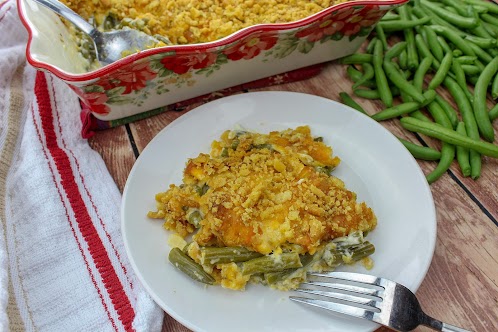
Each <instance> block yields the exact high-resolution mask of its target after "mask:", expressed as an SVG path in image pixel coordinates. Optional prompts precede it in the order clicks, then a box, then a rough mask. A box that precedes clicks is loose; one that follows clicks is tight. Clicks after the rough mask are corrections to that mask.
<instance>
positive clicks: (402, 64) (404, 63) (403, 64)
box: [398, 50, 408, 69]
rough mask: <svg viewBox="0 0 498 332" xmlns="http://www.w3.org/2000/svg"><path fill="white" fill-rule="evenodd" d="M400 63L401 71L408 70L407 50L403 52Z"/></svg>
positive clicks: (399, 59) (400, 55) (399, 58)
mask: <svg viewBox="0 0 498 332" xmlns="http://www.w3.org/2000/svg"><path fill="white" fill-rule="evenodd" d="M398 61H399V66H400V68H401V69H407V68H408V53H407V51H406V50H403V52H401V53H400V54H399V57H398Z"/></svg>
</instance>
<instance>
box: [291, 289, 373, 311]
mask: <svg viewBox="0 0 498 332" xmlns="http://www.w3.org/2000/svg"><path fill="white" fill-rule="evenodd" d="M296 292H300V293H305V294H311V295H316V296H324V297H327V298H332V299H336V300H342V301H347V302H352V303H354V304H361V305H364V306H369V307H373V308H372V309H377V311H379V310H378V308H377V307H376V304H377V301H375V300H371V299H367V298H364V297H358V296H353V295H348V294H344V293H339V292H326V291H321V290H314V289H302V288H298V289H296Z"/></svg>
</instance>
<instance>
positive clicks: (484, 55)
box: [468, 43, 493, 63]
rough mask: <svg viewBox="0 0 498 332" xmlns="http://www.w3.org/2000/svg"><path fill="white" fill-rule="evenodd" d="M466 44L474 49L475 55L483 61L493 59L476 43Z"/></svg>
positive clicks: (486, 61)
mask: <svg viewBox="0 0 498 332" xmlns="http://www.w3.org/2000/svg"><path fill="white" fill-rule="evenodd" d="M468 46H469V47H470V48H471V49H472V50H473V51H474V53H475V54H476V55H477V57H478V58H479V59H481V60H482V61H484V62H485V63H489V62H490V61H491V60H493V57H492V56H491V55H490V54H489V53H488V52H486V51H485V50H483V49H482V48H481V47H479V46H478V45H476V44H474V43H468Z"/></svg>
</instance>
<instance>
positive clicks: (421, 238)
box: [121, 92, 436, 332]
mask: <svg viewBox="0 0 498 332" xmlns="http://www.w3.org/2000/svg"><path fill="white" fill-rule="evenodd" d="M236 125H241V126H242V127H244V128H246V129H249V130H253V131H258V132H262V133H267V132H269V131H271V130H282V129H287V128H293V127H296V126H299V125H309V126H310V127H311V130H312V134H313V135H316V136H323V137H324V142H325V143H326V144H328V145H331V146H332V147H333V149H334V153H335V154H336V155H337V156H339V157H340V158H341V160H342V162H341V164H340V165H339V167H338V168H337V169H336V170H335V171H334V173H335V175H336V176H338V177H339V178H341V179H343V180H344V181H345V183H346V186H347V187H348V188H349V189H350V190H353V191H354V192H356V193H357V194H358V200H360V201H365V202H366V203H367V204H368V205H369V206H371V207H372V208H373V210H374V212H375V213H376V215H377V218H378V226H377V228H376V229H375V230H374V231H373V232H371V233H370V234H369V235H368V239H369V240H370V241H371V242H373V243H374V245H375V246H376V252H375V254H374V255H373V259H374V261H375V265H374V268H373V269H372V270H370V271H368V273H370V274H374V275H379V276H384V277H387V278H390V279H393V280H396V281H398V282H401V283H402V284H404V285H405V286H407V287H408V288H410V289H411V290H413V291H415V290H417V288H418V287H419V285H420V283H421V282H422V280H423V278H424V277H425V274H426V273H427V269H428V268H429V265H430V262H431V259H432V255H433V253H434V246H435V241H436V215H435V207H434V202H433V200H432V195H431V191H430V189H429V186H428V184H427V181H426V180H425V177H424V175H423V173H422V171H421V170H420V168H419V166H418V164H417V162H416V161H415V159H414V158H413V157H412V156H411V155H410V154H409V152H408V151H407V150H406V149H405V148H404V147H403V145H402V144H401V143H400V142H399V141H398V140H397V139H396V138H395V137H394V136H393V135H392V134H391V133H390V132H389V131H387V130H385V129H384V128H383V127H382V126H381V125H380V124H378V123H376V122H375V121H373V120H372V119H370V118H369V117H367V116H364V115H363V114H361V113H359V112H357V111H355V110H353V109H351V108H349V107H346V106H344V105H342V104H340V103H337V102H334V101H331V100H328V99H325V98H321V97H316V96H312V95H306V94H300V93H293V92H255V93H246V94H241V95H236V96H231V97H226V98H222V99H218V100H216V101H213V102H210V103H207V104H204V105H202V106H200V107H198V108H196V109H194V110H192V111H190V112H188V113H186V114H185V115H183V116H181V117H180V118H178V119H177V120H175V121H174V122H173V123H171V124H170V125H168V126H167V127H166V128H164V129H163V130H162V131H161V132H160V133H159V134H158V135H157V136H156V137H155V138H154V139H153V140H152V141H151V142H150V143H149V145H148V146H147V147H146V149H145V150H144V151H143V152H142V154H141V155H140V157H139V158H138V160H137V162H136V163H135V165H134V167H133V169H132V171H131V173H130V176H129V178H128V181H127V183H126V186H125V189H124V193H123V201H122V206H121V217H122V228H123V236H124V241H125V246H126V250H127V253H128V256H129V258H130V261H131V264H132V266H133V268H134V270H135V272H136V273H137V275H138V277H139V278H140V280H141V281H142V283H143V285H144V286H145V288H146V289H147V290H148V292H149V293H150V295H151V296H152V298H153V299H154V300H155V301H156V302H157V303H158V304H159V305H160V306H161V307H162V308H163V309H164V310H165V311H166V312H167V313H168V314H170V315H171V316H173V317H174V318H175V319H176V320H178V321H179V322H180V323H182V324H183V325H185V326H187V327H188V328H190V329H193V330H195V331H213V332H225V331H226V332H234V331H237V332H242V331H251V332H253V331H260V332H261V331H272V332H277V331H286V332H287V331H300V332H305V331H310V332H311V331H313V332H318V331H338V332H339V331H341V332H342V331H373V330H374V329H375V328H376V327H377V325H376V324H374V323H371V322H367V321H362V320H359V319H353V318H349V317H345V316H341V315H339V314H332V313H329V312H326V311H325V310H318V309H311V308H310V307H308V306H304V305H301V304H298V303H294V302H292V301H290V300H289V299H288V296H289V295H291V294H293V293H292V292H281V291H275V290H271V289H269V288H266V287H263V286H259V285H249V286H248V287H247V289H246V291H245V292H238V291H231V290H226V289H223V288H221V287H218V286H216V287H213V286H209V287H207V286H205V285H203V284H201V283H197V282H195V281H192V280H191V279H190V278H188V277H187V276H185V275H184V274H183V273H182V272H180V271H178V270H176V269H175V268H174V267H173V266H172V265H171V264H170V263H168V258H167V257H168V252H169V250H170V248H169V247H168V245H167V238H168V235H169V234H168V232H166V231H165V230H164V229H163V228H162V223H161V221H158V220H150V219H148V218H147V217H146V213H147V211H149V210H154V209H155V201H154V195H155V194H156V193H158V192H161V191H165V190H166V189H167V188H168V185H169V184H171V183H175V184H180V183H181V179H182V171H183V168H184V166H185V162H186V160H187V158H191V157H196V156H197V155H198V154H199V153H200V152H208V151H209V147H210V143H211V142H212V141H213V140H214V139H217V138H218V137H219V136H220V135H221V133H222V132H223V131H225V130H227V129H233V128H234V126H236ZM341 269H342V270H348V271H358V272H367V271H366V270H365V269H363V268H362V266H361V265H358V266H354V267H345V268H341Z"/></svg>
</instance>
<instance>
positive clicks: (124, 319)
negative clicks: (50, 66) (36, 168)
mask: <svg viewBox="0 0 498 332" xmlns="http://www.w3.org/2000/svg"><path fill="white" fill-rule="evenodd" d="M35 95H36V97H37V100H38V111H39V114H40V119H41V125H42V129H43V133H44V135H45V141H46V145H47V148H48V150H49V152H50V154H51V156H52V158H53V159H54V162H55V165H56V167H57V171H58V173H59V175H60V178H61V185H62V188H63V189H64V191H65V194H66V196H67V198H68V200H69V203H70V205H71V209H72V210H73V212H74V214H75V218H76V222H77V224H78V228H79V230H80V232H81V234H82V236H83V238H84V239H85V241H86V243H87V245H88V251H89V252H90V255H91V256H92V258H93V262H94V263H95V266H96V267H97V270H98V271H99V273H100V276H101V278H102V281H103V283H104V286H105V288H106V291H107V293H108V294H109V297H110V298H111V302H112V304H113V306H114V309H115V310H116V312H117V314H118V317H119V320H120V321H121V323H122V324H123V326H124V328H125V329H126V330H127V331H131V330H133V328H132V322H133V319H134V318H135V311H134V310H133V307H132V306H131V303H130V300H129V299H128V297H127V295H126V293H125V291H124V289H123V285H122V284H121V282H120V280H119V278H118V276H117V274H116V271H115V270H114V268H113V266H112V264H111V260H110V259H109V256H108V255H107V251H106V249H105V247H104V245H103V243H102V240H101V239H100V237H99V234H98V232H97V230H96V228H95V226H94V225H93V221H92V218H91V217H90V214H89V213H88V211H87V209H86V206H85V202H84V201H83V198H82V197H81V194H80V191H79V188H78V184H77V183H76V181H75V178H74V174H73V172H72V169H71V163H70V160H69V157H68V155H67V153H66V151H64V150H63V149H62V148H61V147H60V146H59V144H58V142H57V135H56V132H55V127H54V117H53V113H52V106H51V103H50V94H49V91H48V86H47V80H46V77H45V74H43V73H42V72H38V73H37V74H36V82H35Z"/></svg>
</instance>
